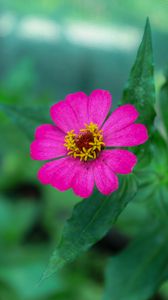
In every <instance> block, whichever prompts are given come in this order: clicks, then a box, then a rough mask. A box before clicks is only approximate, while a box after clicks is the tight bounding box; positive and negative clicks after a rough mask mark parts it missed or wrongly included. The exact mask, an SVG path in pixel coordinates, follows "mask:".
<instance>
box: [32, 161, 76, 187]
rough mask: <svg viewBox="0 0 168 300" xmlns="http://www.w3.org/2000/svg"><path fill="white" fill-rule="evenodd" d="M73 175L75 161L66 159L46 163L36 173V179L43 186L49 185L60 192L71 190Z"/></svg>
mask: <svg viewBox="0 0 168 300" xmlns="http://www.w3.org/2000/svg"><path fill="white" fill-rule="evenodd" d="M74 174H75V160H74V159H72V158H70V157H66V158H61V159H58V160H54V161H51V162H48V163H46V164H45V165H44V166H42V167H41V169H40V170H39V172H38V179H39V180H40V182H41V183H43V184H51V185H52V186H53V187H55V188H57V189H58V190H60V191H65V190H67V189H69V188H71V181H72V178H73V176H74Z"/></svg>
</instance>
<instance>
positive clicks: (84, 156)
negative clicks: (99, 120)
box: [64, 122, 105, 161]
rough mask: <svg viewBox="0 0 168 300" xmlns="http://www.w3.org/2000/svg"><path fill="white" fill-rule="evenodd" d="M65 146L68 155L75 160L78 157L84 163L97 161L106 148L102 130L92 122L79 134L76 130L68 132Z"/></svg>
mask: <svg viewBox="0 0 168 300" xmlns="http://www.w3.org/2000/svg"><path fill="white" fill-rule="evenodd" d="M64 146H65V147H66V148H67V150H68V155H70V156H73V157H74V158H76V157H78V158H80V160H84V161H87V160H91V159H95V158H97V156H98V155H99V152H100V151H101V150H102V149H103V148H104V146H105V143H104V142H103V135H102V130H99V129H98V126H97V124H94V123H92V122H91V123H90V124H86V125H85V128H83V129H81V130H80V131H79V134H76V133H74V130H71V131H68V132H67V134H66V136H65V144H64Z"/></svg>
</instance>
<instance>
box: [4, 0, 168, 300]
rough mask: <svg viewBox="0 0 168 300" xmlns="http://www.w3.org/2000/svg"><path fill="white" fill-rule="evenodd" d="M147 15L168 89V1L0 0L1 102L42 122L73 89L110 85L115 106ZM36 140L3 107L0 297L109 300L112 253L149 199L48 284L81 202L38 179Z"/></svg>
mask: <svg viewBox="0 0 168 300" xmlns="http://www.w3.org/2000/svg"><path fill="white" fill-rule="evenodd" d="M147 16H149V18H150V22H151V26H152V33H153V47H154V60H155V81H156V88H157V90H159V87H160V85H161V84H162V82H163V70H164V69H165V67H166V64H165V62H166V59H167V58H168V57H167V53H168V44H167V43H166V41H167V38H168V21H167V17H168V2H167V1H166V0H148V1H146V0H141V1H140V0H139V1H134V0H127V1H121V0H84V1H82V0H71V1H68V0H67V1H64V0H37V1H34V0H29V1H19V0H1V1H0V103H5V104H12V105H17V107H20V108H24V107H25V109H26V108H27V109H28V108H29V107H34V108H36V109H37V110H36V114H37V115H38V117H39V120H40V118H41V119H42V117H41V114H43V110H45V111H46V110H48V111H49V106H50V105H51V104H52V103H54V102H56V101H59V100H60V99H63V98H64V97H65V95H66V94H68V93H73V92H75V91H79V90H82V91H84V92H86V93H90V92H91V91H92V90H93V89H96V88H102V89H108V90H109V91H110V92H111V93H112V95H113V105H114V107H115V106H116V105H117V102H118V101H119V100H120V97H121V95H122V90H123V87H124V85H125V83H126V80H127V78H128V74H129V71H130V68H131V66H132V64H133V62H134V59H135V55H136V51H137V48H138V46H139V43H140V40H141V38H142V34H143V29H144V25H145V20H146V17H147ZM40 108H41V109H40ZM22 129H23V130H22ZM30 142H31V139H30V137H29V136H28V135H27V132H25V131H24V128H19V127H17V126H15V125H14V124H12V123H11V120H10V118H8V117H7V116H6V115H5V114H4V113H2V112H1V114H0V166H1V168H0V170H1V172H0V300H56V299H59V300H67V299H68V300H71V299H73V300H79V299H80V300H100V299H101V298H102V292H103V284H104V275H103V272H104V267H105V265H106V261H107V258H108V257H109V255H112V254H115V253H118V252H119V251H121V250H122V249H123V248H124V247H125V246H126V244H127V243H128V241H129V240H130V239H131V238H132V237H134V235H136V232H137V231H138V230H139V228H140V227H141V224H144V222H145V220H146V219H147V218H148V210H147V207H146V203H144V202H141V201H137V202H133V203H132V204H130V205H129V206H128V207H127V209H126V210H125V211H124V213H122V215H121V216H120V218H119V220H118V222H117V224H116V225H115V228H114V229H113V230H112V231H111V232H110V233H109V234H108V235H107V236H106V237H105V238H104V239H103V240H102V241H100V242H99V243H98V244H97V245H95V246H94V247H93V248H92V249H91V250H90V251H89V252H88V253H87V254H84V255H83V256H82V257H81V258H79V259H78V260H77V261H76V262H74V263H73V264H70V265H69V266H67V267H65V268H64V270H63V271H61V272H59V273H57V274H56V275H55V276H53V277H52V278H50V279H48V280H46V281H45V282H44V283H42V284H41V285H39V284H38V283H39V280H40V278H41V275H42V272H43V271H44V269H45V267H46V265H47V262H48V259H49V256H50V254H51V253H52V251H53V249H54V247H55V245H56V244H57V242H58V240H59V238H60V234H61V231H62V228H63V224H64V222H65V220H66V219H67V218H68V217H69V216H70V214H71V210H72V208H73V206H74V204H76V203H77V202H78V201H80V199H79V198H77V197H75V196H74V195H73V193H72V192H71V191H68V192H65V193H60V192H58V191H56V190H54V189H53V188H51V187H47V186H42V185H40V184H39V182H38V181H37V179H36V173H37V170H38V168H39V167H40V166H41V163H39V162H35V161H31V159H30V155H29V144H30ZM161 292H162V297H164V298H159V296H158V298H155V299H168V288H167V285H166V284H165V285H164V287H163V288H162V291H161ZM156 297H157V296H156ZM160 297H161V296H160Z"/></svg>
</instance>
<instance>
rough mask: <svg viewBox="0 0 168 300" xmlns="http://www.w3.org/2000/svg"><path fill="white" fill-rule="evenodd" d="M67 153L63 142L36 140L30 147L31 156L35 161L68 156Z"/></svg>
mask: <svg viewBox="0 0 168 300" xmlns="http://www.w3.org/2000/svg"><path fill="white" fill-rule="evenodd" d="M66 153H67V151H66V148H65V147H64V145H63V141H62V142H60V141H55V140H49V139H45V140H41V139H40V140H35V141H34V142H33V143H32V144H31V146H30V155H31V158H32V159H35V160H48V159H52V158H57V157H60V156H64V155H66Z"/></svg>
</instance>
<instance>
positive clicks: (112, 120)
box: [102, 104, 138, 135]
mask: <svg viewBox="0 0 168 300" xmlns="http://www.w3.org/2000/svg"><path fill="white" fill-rule="evenodd" d="M137 118H138V111H137V110H136V108H135V107H134V106H133V105H131V104H125V105H122V106H120V107H118V108H117V109H116V110H114V111H113V112H112V114H111V116H110V117H109V118H108V119H107V121H106V122H105V124H104V125H103V127H102V129H103V131H104V133H105V134H106V135H107V134H108V133H110V134H111V133H112V132H115V131H119V130H121V129H123V128H125V127H127V126H128V125H130V124H132V123H133V122H134V121H135V120H136V119H137Z"/></svg>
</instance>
